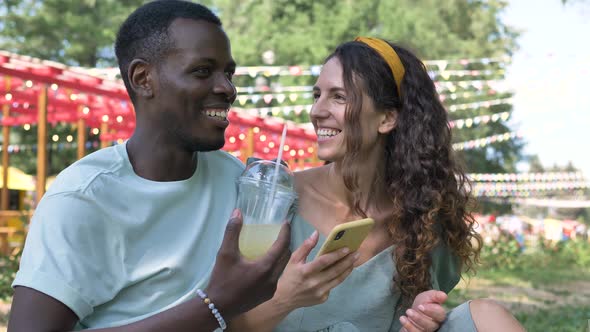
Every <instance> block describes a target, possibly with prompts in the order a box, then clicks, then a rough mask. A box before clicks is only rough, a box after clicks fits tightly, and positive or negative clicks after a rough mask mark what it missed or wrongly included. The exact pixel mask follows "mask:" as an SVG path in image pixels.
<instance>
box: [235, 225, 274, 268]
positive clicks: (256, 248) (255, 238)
mask: <svg viewBox="0 0 590 332" xmlns="http://www.w3.org/2000/svg"><path fill="white" fill-rule="evenodd" d="M280 230H281V225H280V224H244V225H243V226H242V232H241V233H240V251H241V252H242V255H243V256H244V257H246V258H248V259H257V258H259V257H260V256H263V255H264V254H266V252H267V251H268V249H270V247H271V246H272V244H273V243H274V242H275V241H276V239H277V236H278V235H279V232H280Z"/></svg>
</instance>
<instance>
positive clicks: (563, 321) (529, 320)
mask: <svg viewBox="0 0 590 332" xmlns="http://www.w3.org/2000/svg"><path fill="white" fill-rule="evenodd" d="M515 316H516V319H518V321H519V322H520V323H521V324H522V325H524V327H525V328H526V330H527V331H531V332H534V331H560V332H570V331H571V332H582V331H588V330H589V329H590V323H589V321H590V305H588V306H581V307H580V306H565V307H559V308H551V309H541V310H538V311H535V312H534V313H516V315H515Z"/></svg>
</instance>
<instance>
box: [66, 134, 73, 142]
mask: <svg viewBox="0 0 590 332" xmlns="http://www.w3.org/2000/svg"><path fill="white" fill-rule="evenodd" d="M73 140H74V136H72V135H68V136H67V137H66V141H68V142H71V141H73Z"/></svg>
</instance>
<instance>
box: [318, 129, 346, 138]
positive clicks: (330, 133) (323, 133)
mask: <svg viewBox="0 0 590 332" xmlns="http://www.w3.org/2000/svg"><path fill="white" fill-rule="evenodd" d="M340 132H341V130H337V129H319V130H318V133H317V135H318V137H319V138H330V137H334V136H336V135H338V134H340Z"/></svg>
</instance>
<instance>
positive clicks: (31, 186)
mask: <svg viewBox="0 0 590 332" xmlns="http://www.w3.org/2000/svg"><path fill="white" fill-rule="evenodd" d="M3 174H4V169H3V167H2V166H0V188H2V187H3V186H4V182H3V178H4V176H3ZM8 189H12V190H25V191H34V190H35V178H34V177H33V176H32V175H29V174H27V173H25V172H23V171H21V170H20V169H18V168H15V167H12V166H9V167H8Z"/></svg>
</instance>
